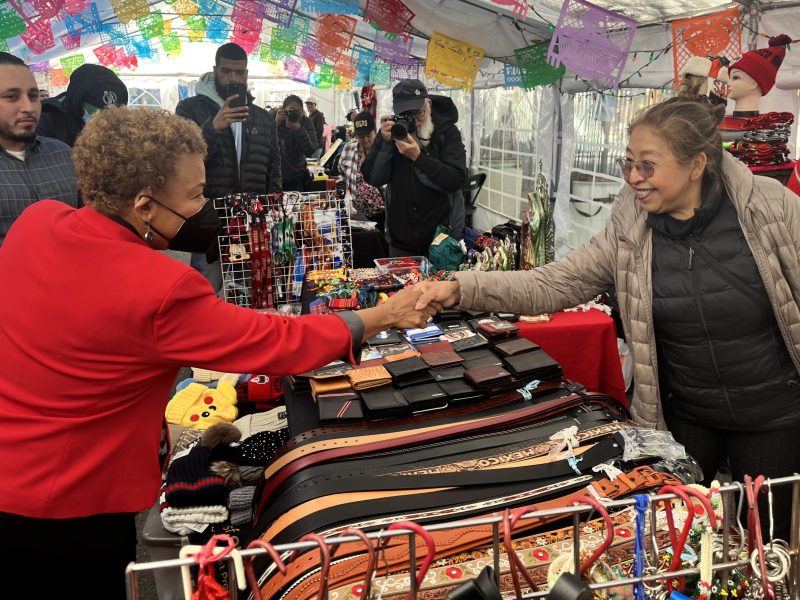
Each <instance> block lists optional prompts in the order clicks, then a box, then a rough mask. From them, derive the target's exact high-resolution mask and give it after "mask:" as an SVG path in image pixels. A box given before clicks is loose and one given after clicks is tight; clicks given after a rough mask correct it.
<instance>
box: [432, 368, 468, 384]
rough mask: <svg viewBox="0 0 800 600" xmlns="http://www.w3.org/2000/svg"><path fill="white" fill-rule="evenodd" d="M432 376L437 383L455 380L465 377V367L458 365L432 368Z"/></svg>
mask: <svg viewBox="0 0 800 600" xmlns="http://www.w3.org/2000/svg"><path fill="white" fill-rule="evenodd" d="M431 376H432V377H433V380H434V381H436V382H437V383H441V382H443V381H455V380H459V379H463V378H464V367H462V366H461V365H456V366H455V367H447V368H444V369H431Z"/></svg>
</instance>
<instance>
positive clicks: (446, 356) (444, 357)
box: [422, 350, 464, 369]
mask: <svg viewBox="0 0 800 600" xmlns="http://www.w3.org/2000/svg"><path fill="white" fill-rule="evenodd" d="M422 360H423V361H425V364H427V365H428V366H429V367H431V368H432V369H435V368H436V367H452V366H453V365H458V364H461V363H462V362H464V359H463V358H461V357H460V356H459V355H458V354H456V353H455V352H453V351H452V350H450V351H449V352H426V353H423V354H422Z"/></svg>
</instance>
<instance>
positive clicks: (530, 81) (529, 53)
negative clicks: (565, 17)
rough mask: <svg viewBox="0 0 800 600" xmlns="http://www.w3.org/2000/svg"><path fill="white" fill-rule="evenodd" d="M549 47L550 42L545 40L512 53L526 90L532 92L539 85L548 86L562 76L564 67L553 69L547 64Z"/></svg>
mask: <svg viewBox="0 0 800 600" xmlns="http://www.w3.org/2000/svg"><path fill="white" fill-rule="evenodd" d="M549 47H550V40H546V41H544V42H539V43H538V44H534V45H532V46H528V47H527V48H520V49H519V50H515V51H514V55H515V56H516V58H517V66H518V67H519V72H520V77H521V79H522V85H523V87H524V88H525V89H526V90H532V89H533V88H535V87H539V86H540V85H550V84H551V83H553V82H554V81H558V80H559V79H561V78H562V77H563V76H564V73H565V72H566V70H567V69H566V67H565V66H564V65H561V66H560V67H553V66H551V65H550V63H548V62H547V50H548V48H549Z"/></svg>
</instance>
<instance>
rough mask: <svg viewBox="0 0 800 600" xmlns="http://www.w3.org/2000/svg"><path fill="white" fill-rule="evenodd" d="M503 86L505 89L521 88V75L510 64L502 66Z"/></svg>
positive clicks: (515, 67) (516, 68) (515, 66)
mask: <svg viewBox="0 0 800 600" xmlns="http://www.w3.org/2000/svg"><path fill="white" fill-rule="evenodd" d="M503 85H504V87H506V88H512V87H523V85H522V73H521V72H520V70H519V67H518V66H517V65H512V64H511V63H505V64H504V65H503Z"/></svg>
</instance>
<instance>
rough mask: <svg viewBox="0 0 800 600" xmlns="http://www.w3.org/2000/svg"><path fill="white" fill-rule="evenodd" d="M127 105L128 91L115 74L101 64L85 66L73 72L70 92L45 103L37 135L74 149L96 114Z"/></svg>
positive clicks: (69, 87)
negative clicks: (87, 124)
mask: <svg viewBox="0 0 800 600" xmlns="http://www.w3.org/2000/svg"><path fill="white" fill-rule="evenodd" d="M127 104H128V88H127V87H125V84H124V83H122V80H121V79H120V78H119V77H117V75H116V74H115V73H114V71H112V70H111V69H107V68H106V67H103V66H101V65H91V64H86V65H81V66H80V67H78V68H77V69H75V71H74V72H73V73H72V76H71V77H70V79H69V86H67V91H66V92H62V93H61V94H59V95H58V96H56V97H55V98H48V99H47V100H44V101H43V102H42V116H41V119H40V120H39V127H38V129H37V130H36V133H37V134H38V135H41V136H44V137H49V138H55V139H57V140H61V141H62V142H64V143H65V144H66V145H67V146H70V147H72V146H74V145H75V140H76V139H77V137H78V134H79V133H80V132H81V131H82V130H83V126H84V125H85V124H86V123H88V122H89V119H90V118H91V117H92V115H93V114H94V113H96V112H97V111H98V110H101V109H103V108H106V107H107V106H112V105H116V106H126V105H127Z"/></svg>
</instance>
